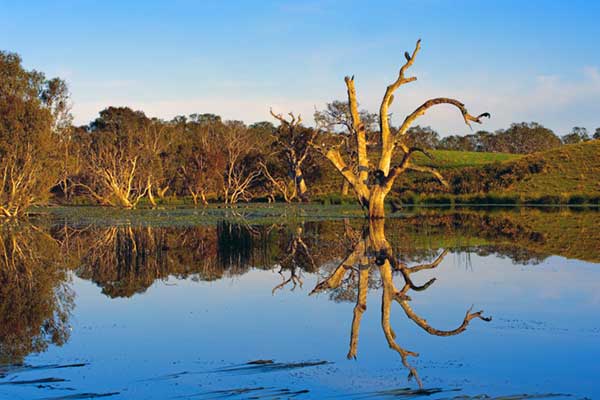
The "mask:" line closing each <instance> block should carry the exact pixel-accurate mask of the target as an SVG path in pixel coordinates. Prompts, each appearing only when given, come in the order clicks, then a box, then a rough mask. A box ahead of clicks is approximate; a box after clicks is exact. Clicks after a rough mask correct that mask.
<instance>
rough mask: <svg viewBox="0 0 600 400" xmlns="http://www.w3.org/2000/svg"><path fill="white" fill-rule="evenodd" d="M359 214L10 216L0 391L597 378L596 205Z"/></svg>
mask: <svg viewBox="0 0 600 400" xmlns="http://www.w3.org/2000/svg"><path fill="white" fill-rule="evenodd" d="M357 215H358V214H357V213H356V212H355V211H348V210H345V209H343V208H340V209H336V208H314V207H313V208H311V207H306V208H285V207H280V208H275V209H267V208H264V209H261V208H250V209H240V210H237V211H236V212H231V211H223V210H216V209H212V210H208V211H203V210H171V211H164V210H163V211H140V212H132V213H124V212H113V211H106V210H101V209H89V210H87V209H62V210H55V211H53V212H50V213H49V214H47V215H42V216H39V217H38V218H34V219H33V220H32V221H30V222H29V223H21V224H5V225H3V226H1V227H0V232H1V239H2V241H1V244H0V264H1V265H0V270H1V271H2V272H1V273H0V399H88V398H101V397H107V398H111V399H113V398H114V399H171V398H172V399H225V398H227V399H285V398H295V399H296V398H297V399H323V398H334V399H341V398H344V399H378V398H382V399H394V398H398V399H412V398H420V397H427V398H431V399H498V400H499V399H509V400H515V399H550V398H552V399H597V398H600V378H599V377H600V362H598V360H600V213H599V212H593V211H585V210H579V209H573V210H568V209H499V210H484V209H456V210H454V209H453V210H433V209H420V210H412V211H407V212H405V213H396V214H394V215H393V216H392V217H391V218H388V219H387V220H386V221H385V226H383V225H380V226H378V227H373V226H370V227H369V226H368V225H366V226H365V221H364V219H362V218H359V217H357ZM374 232H379V233H377V234H375V233H374ZM382 232H383V233H382ZM311 293H312V294H311ZM471 308H472V309H471ZM468 310H471V311H468ZM480 310H482V311H483V312H482V313H478V312H479V311H480Z"/></svg>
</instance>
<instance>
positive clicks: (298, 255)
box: [271, 225, 317, 294]
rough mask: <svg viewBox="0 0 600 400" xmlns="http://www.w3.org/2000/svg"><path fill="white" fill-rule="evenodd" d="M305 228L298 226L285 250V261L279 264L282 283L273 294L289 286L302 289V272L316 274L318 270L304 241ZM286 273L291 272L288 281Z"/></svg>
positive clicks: (275, 288) (274, 289)
mask: <svg viewBox="0 0 600 400" xmlns="http://www.w3.org/2000/svg"><path fill="white" fill-rule="evenodd" d="M303 234H304V227H303V226H302V225H298V226H297V227H296V228H295V229H294V232H293V234H292V237H291V238H290V240H289V244H288V246H287V247H286V249H285V254H284V257H283V259H282V260H281V261H280V262H279V263H278V264H279V271H278V272H279V275H281V279H282V281H281V283H280V284H278V285H277V286H275V287H274V288H273V290H272V291H271V293H272V294H275V292H276V291H277V290H279V289H282V288H284V287H285V286H286V285H288V284H290V283H291V284H292V288H291V290H294V289H295V288H296V286H298V285H299V286H300V287H302V285H303V281H302V271H303V270H305V271H308V272H315V271H316V270H317V264H316V262H315V259H314V258H313V256H312V254H311V251H310V250H309V248H308V245H307V244H306V243H305V242H304V239H303V237H302V236H303ZM284 272H289V278H287V279H286V276H285V274H284Z"/></svg>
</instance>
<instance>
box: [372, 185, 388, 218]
mask: <svg viewBox="0 0 600 400" xmlns="http://www.w3.org/2000/svg"><path fill="white" fill-rule="evenodd" d="M386 194H387V192H386V191H385V189H384V188H382V187H381V186H379V185H376V186H373V187H372V188H371V196H370V197H369V218H370V219H381V218H385V195H386Z"/></svg>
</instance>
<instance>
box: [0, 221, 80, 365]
mask: <svg viewBox="0 0 600 400" xmlns="http://www.w3.org/2000/svg"><path fill="white" fill-rule="evenodd" d="M0 260H1V261H0V365H2V364H11V363H19V362H22V361H23V359H24V358H25V357H26V356H27V355H28V354H30V353H37V352H41V351H44V350H46V348H47V347H48V345H49V344H55V345H59V346H60V345H62V344H64V343H65V342H66V341H67V340H68V339H69V335H70V329H69V324H68V323H69V317H70V315H71V311H72V309H73V292H72V291H71V290H70V288H69V286H68V277H67V274H66V271H65V265H64V264H62V263H63V261H64V260H63V259H62V258H61V256H60V252H59V248H58V246H57V243H56V241H55V240H54V239H53V238H52V237H50V236H49V235H48V233H46V232H45V231H44V230H43V229H41V228H39V227H37V226H34V225H30V224H24V225H13V224H2V225H0Z"/></svg>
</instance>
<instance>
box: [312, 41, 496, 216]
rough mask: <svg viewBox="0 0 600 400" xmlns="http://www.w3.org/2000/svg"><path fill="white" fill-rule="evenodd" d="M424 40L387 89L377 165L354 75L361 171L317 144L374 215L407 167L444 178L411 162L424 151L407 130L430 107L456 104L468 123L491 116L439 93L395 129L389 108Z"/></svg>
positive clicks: (350, 81) (381, 212)
mask: <svg viewBox="0 0 600 400" xmlns="http://www.w3.org/2000/svg"><path fill="white" fill-rule="evenodd" d="M420 44H421V41H420V40H418V41H417V44H416V46H415V49H414V51H413V53H412V55H411V54H409V53H408V52H406V53H405V57H406V62H405V63H404V65H403V66H402V67H401V68H400V72H399V74H398V77H397V79H396V80H395V81H394V82H392V83H391V84H390V85H389V86H388V87H387V89H386V91H385V94H384V96H383V99H382V101H381V105H380V108H379V143H378V146H379V148H380V154H379V161H378V163H377V167H376V168H371V166H370V162H369V154H368V152H367V134H366V125H365V123H364V122H363V121H362V119H361V116H360V113H359V111H358V101H357V97H356V88H355V86H354V77H348V76H347V77H346V78H345V82H346V87H347V91H348V107H349V109H350V115H351V117H352V118H351V121H352V129H353V131H354V132H356V135H355V136H356V143H355V145H354V146H355V149H356V154H357V160H358V168H357V170H358V172H354V171H353V170H352V168H351V167H350V166H349V165H348V164H347V162H346V161H345V160H344V157H343V156H342V154H341V153H340V150H339V147H340V145H341V143H340V144H339V145H337V146H335V145H334V146H316V147H317V148H318V149H320V151H321V152H322V154H323V155H324V156H325V157H326V158H327V159H328V160H329V161H330V162H331V164H332V165H333V166H334V167H335V169H336V170H337V171H338V172H339V173H340V174H341V175H342V176H343V177H344V179H346V181H348V183H349V184H350V186H351V187H352V188H353V189H354V192H355V194H356V196H357V199H358V201H359V203H360V204H361V206H362V207H363V208H364V209H365V210H366V211H367V215H368V217H369V218H371V219H376V218H383V217H384V216H385V208H384V205H385V202H384V201H385V197H386V195H387V194H388V193H389V192H390V190H391V189H392V186H393V184H394V182H395V180H396V178H397V177H398V176H400V175H401V174H403V173H404V172H406V171H408V170H414V171H421V172H428V173H431V174H433V175H434V176H435V177H436V178H438V179H439V180H440V181H442V182H445V181H444V179H443V177H442V176H441V174H440V173H439V172H438V171H437V170H435V169H434V168H431V167H425V166H419V165H415V164H413V163H412V162H411V156H412V155H413V154H414V153H415V152H417V151H423V150H422V149H420V148H417V147H410V146H409V145H408V144H407V141H406V133H407V131H408V129H409V128H410V127H411V125H412V124H413V123H414V122H415V121H416V120H417V119H418V118H419V117H420V116H422V115H423V114H425V113H426V112H427V111H428V110H429V109H430V108H432V107H434V106H437V105H442V104H447V105H451V106H454V107H456V108H457V109H458V110H459V111H460V112H461V114H462V117H463V119H464V121H465V123H466V124H467V125H469V126H470V123H471V122H476V123H481V118H482V117H489V116H490V114H489V113H483V114H480V115H478V116H473V115H471V114H470V113H469V112H468V111H467V109H466V107H465V105H464V104H463V103H461V102H460V101H458V100H455V99H452V98H446V97H437V98H433V99H430V100H427V101H426V102H424V103H423V104H422V105H421V106H419V107H417V108H416V109H415V110H414V111H413V112H412V113H410V114H409V115H408V116H406V118H405V119H404V122H403V123H402V124H401V125H400V127H399V128H398V129H397V130H394V131H392V129H391V126H390V120H389V108H390V106H391V105H392V103H393V101H394V92H395V91H396V90H397V89H398V88H399V87H400V86H402V85H405V84H407V83H410V82H414V81H415V80H416V79H417V78H416V77H414V76H412V77H407V76H406V71H407V70H408V69H409V68H410V67H411V66H412V65H413V63H414V61H415V59H416V57H417V54H418V52H419V50H420ZM397 148H400V150H401V151H402V153H403V156H402V159H401V161H400V163H398V164H396V165H392V156H393V155H394V153H395V151H396V149H397Z"/></svg>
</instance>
